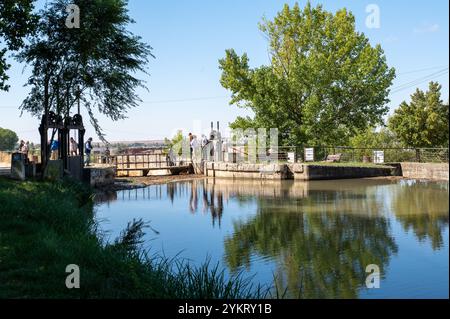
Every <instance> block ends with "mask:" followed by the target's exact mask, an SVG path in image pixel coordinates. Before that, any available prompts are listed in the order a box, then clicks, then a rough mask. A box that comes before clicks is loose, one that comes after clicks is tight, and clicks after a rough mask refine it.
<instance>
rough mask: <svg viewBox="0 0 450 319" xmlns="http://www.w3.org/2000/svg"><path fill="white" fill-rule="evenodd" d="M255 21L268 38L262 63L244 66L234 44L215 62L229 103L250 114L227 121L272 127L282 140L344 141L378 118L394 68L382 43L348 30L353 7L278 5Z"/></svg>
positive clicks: (243, 58) (352, 26)
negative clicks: (268, 17)
mask: <svg viewBox="0 0 450 319" xmlns="http://www.w3.org/2000/svg"><path fill="white" fill-rule="evenodd" d="M259 27H260V30H261V31H262V32H263V33H264V35H265V36H266V37H267V39H268V41H269V54H270V58H271V63H270V65H269V66H261V67H257V68H250V67H249V59H248V57H247V55H246V54H243V55H242V56H239V55H238V54H237V53H236V52H235V51H234V50H233V49H230V50H227V51H226V56H225V58H223V59H221V60H220V61H219V65H220V69H221V70H222V77H221V80H220V82H221V84H222V86H223V87H225V88H226V89H229V90H230V91H231V92H232V99H231V101H230V104H236V105H237V106H239V107H244V108H249V109H251V110H252V111H253V113H254V117H253V118H250V117H246V118H242V117H240V118H238V119H237V120H236V121H235V122H234V123H232V124H231V127H232V128H237V127H242V128H246V127H277V128H278V129H279V130H280V132H281V136H280V141H281V142H282V143H285V144H286V143H302V142H303V143H319V142H322V143H336V142H339V143H345V142H346V141H347V138H348V137H349V136H352V135H354V132H355V131H356V130H361V129H365V128H366V127H368V126H375V125H376V124H378V123H381V122H382V116H383V115H384V114H385V113H386V112H387V110H388V108H387V106H386V103H387V102H388V101H389V100H388V93H389V90H388V88H389V86H390V85H391V83H392V80H393V79H394V77H395V70H394V69H392V68H389V67H388V65H387V63H386V57H385V55H384V52H383V50H382V49H381V47H380V46H379V45H376V46H374V47H372V46H371V45H370V43H369V40H368V39H367V37H366V36H365V35H364V34H363V33H360V32H357V31H356V30H355V18H354V16H353V15H352V13H350V12H348V11H347V10H346V9H342V10H339V11H337V12H336V14H334V15H333V14H332V13H330V12H327V11H325V10H323V9H322V6H320V5H319V6H317V7H312V6H311V4H310V3H308V4H307V5H306V6H305V8H304V9H303V10H301V9H300V8H299V6H298V4H295V5H294V7H292V8H290V7H289V6H288V5H285V6H284V8H283V10H282V11H281V12H279V13H278V14H277V16H276V17H275V18H274V20H273V21H268V20H265V19H264V20H263V22H262V23H261V24H260V26H259Z"/></svg>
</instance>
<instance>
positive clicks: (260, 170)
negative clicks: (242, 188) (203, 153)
mask: <svg viewBox="0 0 450 319" xmlns="http://www.w3.org/2000/svg"><path fill="white" fill-rule="evenodd" d="M204 172H205V175H206V176H209V177H225V178H252V179H270V180H282V179H288V177H289V169H288V168H287V166H286V165H285V164H244V163H227V162H206V163H205V168H204Z"/></svg>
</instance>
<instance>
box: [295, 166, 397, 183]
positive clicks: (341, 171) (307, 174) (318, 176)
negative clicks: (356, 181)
mask: <svg viewBox="0 0 450 319" xmlns="http://www.w3.org/2000/svg"><path fill="white" fill-rule="evenodd" d="M290 169H291V171H292V172H293V174H294V179H296V180H304V181H312V180H327V179H346V178H364V177H380V176H393V175H395V168H391V167H383V166H381V167H365V166H361V167H357V166H332V165H305V164H291V165H290Z"/></svg>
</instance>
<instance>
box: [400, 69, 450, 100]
mask: <svg viewBox="0 0 450 319" xmlns="http://www.w3.org/2000/svg"><path fill="white" fill-rule="evenodd" d="M448 72H449V68H445V69H442V70H439V71H438V72H434V73H431V74H428V75H425V76H423V77H420V78H418V79H415V80H413V81H411V82H407V83H404V84H401V85H399V86H397V87H395V88H393V89H392V91H391V94H394V93H398V92H400V91H403V90H406V89H409V88H411V87H414V86H417V85H419V84H422V83H424V82H427V81H429V80H432V79H435V78H437V77H441V76H443V75H445V74H447V73H448Z"/></svg>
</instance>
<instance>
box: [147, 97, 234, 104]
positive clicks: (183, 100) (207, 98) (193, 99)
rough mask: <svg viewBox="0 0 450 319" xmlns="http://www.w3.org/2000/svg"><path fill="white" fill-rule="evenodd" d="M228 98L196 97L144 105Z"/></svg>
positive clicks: (149, 102) (151, 102) (150, 102)
mask: <svg viewBox="0 0 450 319" xmlns="http://www.w3.org/2000/svg"><path fill="white" fill-rule="evenodd" d="M226 98H230V97H229V96H210V97H194V98H185V99H177V100H160V101H143V102H142V103H148V104H163V103H182V102H191V101H206V100H218V99H226Z"/></svg>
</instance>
